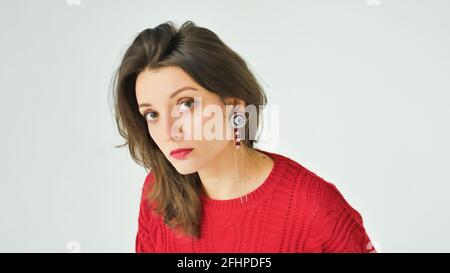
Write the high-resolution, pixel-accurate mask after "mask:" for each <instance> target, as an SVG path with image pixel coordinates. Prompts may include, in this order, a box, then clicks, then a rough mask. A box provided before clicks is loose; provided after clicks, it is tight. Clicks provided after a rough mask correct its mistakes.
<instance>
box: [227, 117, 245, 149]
mask: <svg viewBox="0 0 450 273" xmlns="http://www.w3.org/2000/svg"><path fill="white" fill-rule="evenodd" d="M245 119H246V118H245V115H244V114H243V113H240V112H234V114H233V115H232V116H231V127H233V129H234V140H235V142H234V146H235V147H236V149H239V148H240V147H241V138H240V135H239V134H240V133H239V129H240V128H242V127H243V126H244V125H245Z"/></svg>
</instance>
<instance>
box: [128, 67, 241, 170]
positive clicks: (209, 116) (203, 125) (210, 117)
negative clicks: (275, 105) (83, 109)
mask: <svg viewBox="0 0 450 273" xmlns="http://www.w3.org/2000/svg"><path fill="white" fill-rule="evenodd" d="M135 89H136V99H137V103H138V105H139V112H140V113H141V115H142V116H144V118H145V119H146V120H147V126H148V131H149V133H150V136H151V137H152V139H153V140H154V141H155V143H156V144H157V146H158V147H159V149H160V150H161V151H162V152H163V153H164V155H165V156H166V158H167V159H168V160H169V161H170V162H171V163H172V165H173V166H174V167H175V168H176V169H177V171H178V172H179V173H181V174H190V173H194V172H197V171H198V170H199V169H201V168H202V167H203V166H205V165H206V164H208V163H210V162H214V159H215V158H217V157H218V156H219V155H220V154H221V153H222V152H223V151H224V150H225V149H226V148H229V147H230V145H232V144H233V142H232V141H231V140H232V139H233V130H232V128H231V127H230V126H229V123H228V118H227V117H229V114H230V113H231V111H232V107H231V106H230V107H231V108H230V107H225V104H224V103H223V101H222V100H221V98H220V97H219V96H218V95H217V94H215V93H213V92H210V91H208V90H206V89H204V88H202V87H201V86H200V85H199V84H197V83H196V82H195V81H194V80H193V79H192V78H191V77H190V76H189V75H188V74H187V73H185V72H184V71H183V70H182V69H181V68H179V67H176V66H170V67H163V68H159V69H157V70H155V69H151V70H150V69H146V70H144V71H142V72H141V73H139V75H138V76H137V79H136V88H135ZM225 102H227V104H228V103H229V99H225ZM232 102H233V100H232V99H231V103H232ZM180 148H183V149H184V148H193V150H192V151H191V152H190V153H188V154H187V155H185V157H183V158H180V157H178V158H177V157H176V156H175V155H174V156H172V155H171V152H172V151H173V150H175V149H180ZM178 155H179V156H180V154H178ZM181 156H182V155H181Z"/></svg>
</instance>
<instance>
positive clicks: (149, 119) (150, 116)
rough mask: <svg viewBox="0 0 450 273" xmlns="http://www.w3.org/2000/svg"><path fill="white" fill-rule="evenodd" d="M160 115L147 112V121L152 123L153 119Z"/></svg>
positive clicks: (145, 115)
mask: <svg viewBox="0 0 450 273" xmlns="http://www.w3.org/2000/svg"><path fill="white" fill-rule="evenodd" d="M157 115H158V114H156V113H155V112H147V113H145V114H144V117H145V119H146V120H147V121H152V120H153V119H155V118H156V116H157Z"/></svg>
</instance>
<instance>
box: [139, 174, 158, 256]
mask: <svg viewBox="0 0 450 273" xmlns="http://www.w3.org/2000/svg"><path fill="white" fill-rule="evenodd" d="M152 178H153V176H152V173H151V172H149V174H148V175H147V177H146V179H145V182H144V186H143V187H142V194H141V201H140V206H139V216H138V230H137V234H136V241H135V251H136V253H141V252H155V245H154V230H155V225H156V223H155V220H154V219H153V215H152V210H151V207H150V206H149V203H148V201H147V200H146V198H145V197H146V195H147V192H148V190H149V187H150V186H151V182H152Z"/></svg>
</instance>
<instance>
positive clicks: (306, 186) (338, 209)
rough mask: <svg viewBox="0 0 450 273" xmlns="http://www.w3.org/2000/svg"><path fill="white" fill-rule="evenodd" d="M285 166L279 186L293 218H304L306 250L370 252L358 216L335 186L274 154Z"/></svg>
mask: <svg viewBox="0 0 450 273" xmlns="http://www.w3.org/2000/svg"><path fill="white" fill-rule="evenodd" d="M275 156H277V157H278V160H280V159H281V161H283V162H284V163H283V164H284V165H285V169H284V172H285V173H287V174H289V173H291V174H294V175H291V176H288V175H284V177H285V178H288V179H284V180H283V183H282V184H284V185H285V186H287V187H288V188H290V189H292V190H291V191H290V194H291V198H290V200H295V201H292V202H293V207H294V211H295V213H294V214H295V215H296V216H299V217H302V218H303V219H305V221H306V224H307V226H308V230H309V234H308V240H307V243H305V250H306V251H316V250H320V251H324V252H340V251H342V252H374V248H373V247H372V245H371V243H370V238H369V237H368V235H367V233H366V230H365V227H364V222H363V218H362V216H361V214H360V213H359V212H358V210H356V209H355V208H354V207H353V206H352V205H350V203H349V202H348V201H347V199H346V198H345V197H344V195H343V194H342V192H341V190H340V189H338V187H337V186H336V185H335V184H334V183H332V182H330V181H328V180H326V179H325V178H323V177H322V176H319V175H318V174H317V173H316V172H314V171H312V170H311V169H309V168H307V167H305V166H304V165H302V164H300V163H299V162H297V161H295V160H293V159H291V158H289V157H287V156H283V155H280V154H276V155H275Z"/></svg>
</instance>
